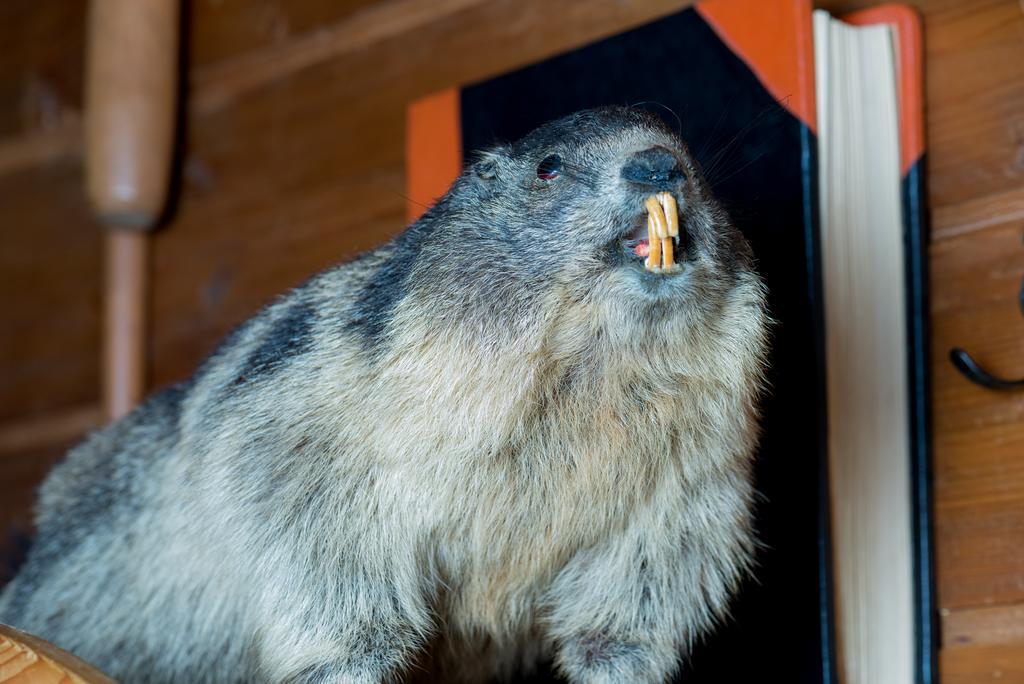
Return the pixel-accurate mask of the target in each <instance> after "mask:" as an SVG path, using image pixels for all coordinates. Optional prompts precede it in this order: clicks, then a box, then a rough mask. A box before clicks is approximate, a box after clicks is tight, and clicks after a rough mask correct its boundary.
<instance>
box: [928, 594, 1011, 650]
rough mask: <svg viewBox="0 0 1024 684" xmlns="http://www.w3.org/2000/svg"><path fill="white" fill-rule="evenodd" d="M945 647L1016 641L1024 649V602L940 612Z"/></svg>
mask: <svg viewBox="0 0 1024 684" xmlns="http://www.w3.org/2000/svg"><path fill="white" fill-rule="evenodd" d="M942 641H943V645H944V646H945V647H946V648H961V647H964V646H979V645H982V646H988V645H994V644H1015V645H1016V647H1017V648H1021V649H1024V604H1020V603H1014V604H1010V605H1002V606H992V607H990V608H968V609H964V610H944V611H942Z"/></svg>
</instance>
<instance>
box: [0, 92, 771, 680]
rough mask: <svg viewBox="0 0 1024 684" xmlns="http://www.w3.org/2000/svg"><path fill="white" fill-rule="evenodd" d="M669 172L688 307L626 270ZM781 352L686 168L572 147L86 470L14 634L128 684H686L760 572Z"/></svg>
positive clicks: (278, 331) (15, 607) (566, 136)
mask: <svg viewBox="0 0 1024 684" xmlns="http://www.w3.org/2000/svg"><path fill="white" fill-rule="evenodd" d="M654 145H662V146H664V147H666V148H668V149H670V150H672V152H673V154H675V155H676V156H677V157H678V159H679V162H680V165H681V167H680V168H681V170H682V172H683V173H684V174H685V177H682V178H677V177H675V176H673V177H672V183H673V184H674V185H673V186H672V190H673V191H674V192H675V194H676V195H677V197H678V198H679V201H680V205H681V208H682V214H683V219H684V225H685V231H686V238H685V245H686V246H685V268H684V270H683V272H682V274H680V275H674V276H669V277H662V276H658V275H653V274H650V273H646V272H645V271H644V270H643V269H642V268H641V267H640V265H639V264H638V263H637V262H636V261H635V259H632V258H631V257H630V255H629V254H628V253H627V252H626V251H625V250H623V249H622V247H621V244H620V238H621V237H622V236H623V234H624V233H625V232H626V231H628V230H629V229H630V227H632V226H633V225H634V224H635V222H636V221H638V220H640V219H642V217H643V216H644V213H643V199H644V197H646V196H647V195H648V194H650V192H651V189H650V188H644V187H638V186H637V185H636V184H635V183H630V182H627V180H625V179H623V178H622V177H621V176H620V169H621V168H622V166H623V164H625V163H626V162H627V161H628V160H629V159H630V158H631V157H632V156H633V155H634V154H635V153H637V152H640V151H643V150H646V149H648V148H650V147H652V146H654ZM552 153H557V154H559V155H560V156H561V158H562V161H563V168H562V173H561V175H560V177H558V178H557V179H554V180H551V181H544V180H540V179H538V177H537V175H536V172H535V169H536V165H537V163H538V162H539V161H540V160H541V159H543V158H544V157H546V156H548V155H550V154H552ZM765 328H766V314H765V293H764V289H763V286H762V284H761V282H760V280H759V278H758V277H757V276H756V275H755V274H754V272H753V270H752V268H751V258H750V254H749V250H748V248H747V246H746V243H745V242H744V240H743V238H742V237H741V236H740V234H739V233H738V232H737V231H736V230H735V229H734V228H732V227H731V225H730V224H729V222H728V220H727V218H726V216H725V215H724V213H723V212H722V211H721V210H720V209H719V207H718V205H717V204H716V203H715V201H714V199H713V198H712V197H711V196H710V195H709V194H708V191H707V188H706V186H705V184H704V182H703V180H702V179H701V175H700V172H699V169H697V168H696V166H695V164H694V162H693V161H692V160H691V158H690V156H689V154H688V153H687V152H686V149H685V147H684V146H683V144H682V142H681V141H679V140H678V139H677V138H675V136H674V135H673V134H672V133H670V132H669V131H668V130H667V129H666V128H665V127H664V126H663V125H662V124H661V123H660V122H658V121H656V120H654V119H653V118H650V117H649V116H648V115H646V114H643V113H640V112H638V111H635V110H631V109H622V108H609V109H601V110H592V111H588V112H582V113H579V114H577V115H574V116H572V117H568V118H566V119H563V120H560V121H557V122H554V123H552V124H548V125H547V126H545V127H542V128H541V129H538V131H536V132H534V133H533V134H531V135H529V136H527V137H526V138H524V139H523V140H521V141H519V142H517V143H514V144H512V145H506V146H501V147H498V148H495V149H494V150H491V151H489V152H487V153H484V154H483V155H481V156H480V158H479V160H478V161H477V162H476V163H474V164H473V165H471V166H470V167H469V168H468V169H467V170H466V171H465V172H464V173H463V174H462V176H461V177H460V178H459V179H458V180H457V181H456V183H455V184H454V185H453V187H452V189H451V191H450V192H449V193H448V194H447V195H446V196H445V197H444V198H443V199H442V200H441V201H440V202H439V203H438V204H437V205H436V206H435V207H434V208H433V209H431V210H430V211H429V212H428V213H427V214H426V215H425V216H424V217H423V218H422V219H420V220H419V221H418V222H417V223H416V224H414V225H413V226H412V227H410V228H409V229H408V230H407V231H406V232H405V233H403V234H402V235H400V236H399V237H397V238H396V239H395V240H393V241H392V242H390V243H388V244H386V245H384V246H382V247H380V248H378V249H376V250H374V251H372V252H369V253H367V254H365V255H363V256H362V257H360V258H359V259H357V260H356V261H354V262H351V263H349V264H344V265H341V266H339V267H337V268H335V269H333V270H330V271H327V272H325V273H322V274H320V275H318V276H316V277H315V278H313V279H312V280H310V281H309V282H308V283H306V284H305V285H303V286H302V287H300V288H298V289H296V290H294V291H293V292H291V293H289V294H288V295H286V296H284V297H283V298H282V299H280V300H279V301H278V302H276V303H274V304H272V305H270V306H268V307H267V308H266V309H264V310H263V311H262V312H260V313H259V314H258V315H257V316H256V317H254V318H253V319H252V320H251V321H249V322H248V323H247V324H246V325H245V326H243V327H242V328H240V329H239V330H238V331H237V332H236V333H235V334H233V335H232V336H231V337H229V338H228V340H227V341H226V342H225V343H224V344H223V345H222V347H221V348H220V349H219V350H218V351H217V352H216V353H215V354H214V355H213V356H212V357H211V358H210V359H209V360H208V361H207V362H206V363H205V364H204V365H203V366H202V367H201V368H200V370H199V371H198V372H197V373H196V375H195V376H194V377H193V378H192V379H191V380H190V381H189V382H188V383H186V384H184V385H181V386H179V387H176V388H173V389H171V390H168V391H165V392H164V393H162V394H159V395H157V396H156V397H154V398H152V399H150V400H149V401H148V402H146V403H145V404H144V405H143V406H141V407H139V408H138V409H137V410H135V411H134V412H133V413H131V414H130V415H129V416H128V417H126V418H124V419H123V420H120V421H118V422H116V423H114V424H112V425H110V426H108V427H107V428H105V429H103V430H101V431H99V432H97V433H96V434H94V435H92V436H91V437H89V438H88V439H87V440H86V441H85V442H83V443H82V444H81V445H79V446H78V447H76V448H75V449H73V450H72V451H71V453H70V454H69V455H68V458H67V460H66V461H65V462H64V463H62V464H61V465H60V466H58V467H57V468H56V469H55V470H54V471H53V473H52V474H51V475H50V476H49V478H48V479H47V480H46V482H45V484H44V485H43V487H42V489H41V492H40V500H39V504H38V514H37V516H38V517H37V519H38V529H39V537H38V541H37V543H36V545H35V546H34V547H33V549H32V550H31V552H30V554H29V558H28V560H27V563H26V565H25V566H24V567H23V569H22V571H21V572H20V574H19V575H18V576H17V578H16V579H15V580H14V581H13V582H12V583H11V584H10V585H9V586H8V587H7V588H6V589H5V591H4V592H3V594H2V595H0V619H2V620H3V621H6V622H9V623H11V624H13V625H16V626H17V627H20V628H22V629H25V630H28V631H30V632H34V633H36V634H39V635H41V636H43V637H44V638H47V639H50V640H52V641H54V642H55V643H57V644H58V645H60V646H62V647H64V648H66V649H69V650H71V651H73V652H75V653H77V654H78V655H80V656H82V657H84V658H85V659H86V660H89V661H91V662H93V663H95V664H96V665H98V666H99V667H101V668H102V669H104V670H106V671H107V672H109V673H111V674H112V675H114V676H116V677H119V678H121V679H123V680H125V681H131V682H134V681H138V682H142V681H145V682H183V681H194V682H203V681H209V682H230V681H274V682H277V681H296V682H298V681H301V682H345V683H356V682H358V683H364V682H366V683H368V682H390V681H395V680H399V679H401V678H403V677H407V676H409V675H410V672H412V673H415V671H416V668H417V667H418V665H417V664H420V665H422V664H423V663H426V662H431V663H433V665H434V666H435V667H437V668H439V670H440V672H442V673H443V674H442V678H443V680H444V681H486V680H487V679H489V678H492V677H501V676H505V675H507V674H509V673H511V672H513V671H514V670H516V669H520V668H529V667H531V666H532V665H533V663H535V662H536V661H537V660H538V659H542V658H549V659H552V660H553V661H554V662H555V663H556V665H557V667H558V668H559V669H560V671H561V672H562V673H563V674H564V675H565V676H566V677H567V678H568V679H569V680H570V681H572V682H587V683H593V684H600V683H606V682H607V683H611V682H661V681H664V680H666V679H667V678H668V677H669V676H670V675H671V674H672V673H673V672H675V671H676V670H677V668H678V665H679V663H680V659H681V658H682V657H684V655H685V653H686V650H687V648H688V647H689V645H690V644H691V643H692V642H693V640H694V639H695V638H697V637H698V636H700V635H701V634H703V633H705V632H706V631H708V630H709V629H710V628H711V627H712V626H713V625H714V623H715V622H716V620H718V619H719V618H721V617H722V616H723V615H724V613H725V611H726V606H727V602H728V599H729V596H730V595H731V594H732V593H733V592H734V590H735V589H736V587H737V583H738V582H739V581H740V580H741V578H742V577H743V576H744V575H745V573H746V572H747V571H748V568H749V565H750V561H751V553H752V547H753V545H754V541H753V533H752V529H751V520H750V515H751V500H752V496H753V493H752V488H751V483H750V465H751V463H750V460H751V454H752V451H753V448H754V446H755V442H756V438H757V427H756V419H757V408H756V403H757V399H758V396H759V394H760V387H761V384H762V369H763V363H764V356H765ZM428 651H429V652H430V653H431V654H432V655H431V656H430V657H429V658H425V657H424V655H423V654H424V653H425V652H428Z"/></svg>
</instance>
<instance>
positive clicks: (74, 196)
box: [0, 160, 101, 421]
mask: <svg viewBox="0 0 1024 684" xmlns="http://www.w3.org/2000/svg"><path fill="white" fill-rule="evenodd" d="M80 183H81V168H80V165H79V164H78V163H77V162H76V161H74V160H63V161H61V162H55V163H51V164H46V165H44V166H39V167H32V168H29V169H25V170H23V171H21V172H19V173H17V174H13V175H6V176H2V177H0V243H2V244H3V247H2V248H0V304H2V307H3V312H4V322H3V326H2V330H0V421H6V420H8V419H11V418H14V417H17V416H32V415H36V414H38V413H41V412H45V411H50V410H54V409H62V408H66V407H72V406H79V405H81V404H86V403H90V402H95V401H96V399H97V397H98V395H99V390H98V387H99V385H98V366H99V308H100V296H99V284H100V255H101V251H100V239H99V238H100V232H99V228H98V227H97V226H96V225H95V224H94V223H93V222H92V220H91V219H90V217H89V211H88V208H87V206H86V203H85V198H84V196H83V193H82V192H81V184H80Z"/></svg>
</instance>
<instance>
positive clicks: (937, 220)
mask: <svg viewBox="0 0 1024 684" xmlns="http://www.w3.org/2000/svg"><path fill="white" fill-rule="evenodd" d="M1008 221H1024V185H1019V186H1017V187H1015V188H1011V189H1010V190H1006V191H1004V192H997V193H994V194H991V195H985V196H983V197H978V198H976V199H972V200H968V201H966V202H961V203H959V204H953V205H947V206H944V207H936V208H935V209H934V210H933V211H932V241H939V240H946V239H949V238H954V237H958V236H960V235H965V234H967V233H971V232H974V231H977V230H981V229H982V228H988V227H989V226H996V225H999V224H1000V223H1006V222H1008Z"/></svg>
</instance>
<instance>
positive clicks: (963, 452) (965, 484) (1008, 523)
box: [931, 222, 1024, 609]
mask: <svg viewBox="0 0 1024 684" xmlns="http://www.w3.org/2000/svg"><path fill="white" fill-rule="evenodd" d="M1021 237H1022V228H1021V226H1020V225H1019V224H1018V223H1017V222H1009V223H1004V224H999V225H995V226H991V227H988V228H984V229H977V230H975V231H972V232H969V233H965V234H963V235H960V236H959V237H952V238H949V239H944V240H941V241H939V242H936V243H933V245H932V247H931V267H932V283H931V294H932V301H931V307H932V331H933V340H932V343H933V349H932V351H933V361H932V368H933V374H932V377H933V382H934V391H933V401H934V404H933V410H934V424H935V462H934V477H935V498H936V542H937V544H936V549H937V566H938V579H939V602H940V605H941V606H942V607H943V608H945V609H952V608H959V607H975V606H983V605H990V604H993V603H999V602H1013V601H1021V600H1024V583H1022V582H1021V578H1020V569H1021V568H1022V567H1024V546H1022V545H1021V544H1019V543H1017V540H1019V539H1021V538H1022V535H1024V460H1022V459H1021V458H1020V454H1021V453H1024V420H1022V419H1024V394H1021V393H1014V392H994V391H992V390H988V389H984V388H981V387H978V386H976V385H973V384H971V383H970V382H968V381H967V380H966V379H965V378H964V377H963V376H961V375H960V373H959V372H958V371H957V370H956V369H955V368H954V367H953V366H952V364H951V363H950V362H949V359H948V352H949V349H950V348H951V347H954V346H960V347H963V348H965V349H967V350H968V351H969V352H970V353H971V354H972V355H974V356H975V358H977V359H978V361H979V363H982V364H984V365H985V366H986V367H988V368H990V369H991V370H992V371H993V372H995V373H998V374H1000V375H1002V376H1008V377H1016V376H1024V348H1022V345H1021V340H1022V339H1024V316H1022V315H1021V312H1020V305H1019V300H1018V296H1019V292H1020V288H1021V281H1022V279H1024V244H1022V240H1021Z"/></svg>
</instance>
